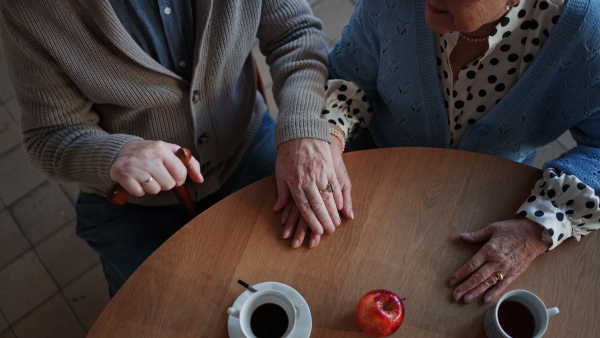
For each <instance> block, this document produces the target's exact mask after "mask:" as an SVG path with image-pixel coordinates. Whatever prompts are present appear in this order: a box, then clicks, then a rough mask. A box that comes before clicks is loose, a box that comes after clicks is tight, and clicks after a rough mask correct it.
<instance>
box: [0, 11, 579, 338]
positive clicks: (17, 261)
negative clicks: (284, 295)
mask: <svg viewBox="0 0 600 338" xmlns="http://www.w3.org/2000/svg"><path fill="white" fill-rule="evenodd" d="M308 2H309V3H310V4H311V6H312V7H313V11H314V13H315V15H316V16H318V17H319V18H321V19H322V20H323V23H324V31H325V33H326V35H327V38H328V39H329V45H330V47H331V46H333V43H334V41H335V39H336V38H337V37H338V36H339V34H340V32H341V29H342V27H343V26H344V24H345V23H346V22H347V21H348V19H349V17H350V14H351V13H352V9H353V7H354V4H355V3H356V0H308ZM258 54H259V53H258V52H257V51H255V55H258ZM258 60H259V64H260V68H261V70H262V74H263V77H264V81H265V85H266V87H267V89H270V87H271V78H270V76H269V74H268V68H267V66H266V65H265V64H264V61H263V58H261V57H258ZM268 100H269V103H270V106H271V110H272V111H273V114H274V115H276V114H277V109H276V107H274V105H273V102H274V100H273V97H272V96H270V97H269V98H268ZM19 119H20V109H19V106H18V104H17V102H16V100H15V95H14V91H13V89H12V86H11V85H10V81H9V79H8V74H7V70H6V65H5V64H4V59H3V56H2V52H1V50H0V338H13V337H19V338H25V337H35V338H39V337H60V338H70V337H84V336H85V334H86V332H87V331H88V330H89V328H90V327H91V326H92V324H93V323H94V321H95V319H96V318H97V316H98V315H99V313H100V312H101V311H102V309H103V308H104V306H105V305H106V304H107V302H108V296H107V287H106V282H105V281H104V277H103V275H102V267H101V265H100V263H99V259H98V256H97V255H96V254H95V253H94V252H93V251H92V250H90V249H89V248H88V247H87V245H86V244H85V243H84V242H83V241H82V240H80V239H79V238H77V237H76V236H75V224H74V219H75V211H74V202H75V199H76V196H77V193H78V191H77V188H76V187H74V186H72V185H57V184H53V183H50V182H48V181H47V180H45V179H44V178H43V177H42V176H40V175H39V174H38V173H36V172H35V171H34V170H33V169H31V168H30V166H29V164H28V163H27V160H26V156H25V153H24V152H23V150H22V148H21V145H20V142H21V135H20V133H19ZM573 145H574V142H573V140H572V138H571V137H570V136H569V135H564V136H563V137H561V138H560V139H559V140H558V141H556V142H554V143H552V144H551V145H549V146H548V147H546V148H544V149H542V150H541V151H540V156H539V157H538V158H537V160H536V166H538V167H539V165H540V163H542V162H543V160H544V159H548V158H552V157H555V156H557V155H558V154H560V153H562V152H564V151H565V150H566V149H568V148H570V147H572V146H573Z"/></svg>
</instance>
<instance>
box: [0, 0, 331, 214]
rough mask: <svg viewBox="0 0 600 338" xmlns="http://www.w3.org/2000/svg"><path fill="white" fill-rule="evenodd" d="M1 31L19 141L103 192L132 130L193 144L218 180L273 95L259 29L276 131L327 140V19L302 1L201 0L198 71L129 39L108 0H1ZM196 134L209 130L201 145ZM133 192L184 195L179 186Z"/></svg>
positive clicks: (48, 166) (134, 134)
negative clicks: (260, 82)
mask: <svg viewBox="0 0 600 338" xmlns="http://www.w3.org/2000/svg"><path fill="white" fill-rule="evenodd" d="M0 14H1V19H0V20H1V25H0V32H1V39H2V43H3V49H4V53H5V56H6V61H7V64H8V66H9V69H10V76H11V80H12V82H13V85H14V88H15V91H16V95H17V99H18V102H19V105H20V106H21V111H22V128H23V133H24V140H23V144H24V148H25V150H26V151H27V153H28V154H29V159H30V162H31V164H32V166H33V167H35V168H37V169H38V170H40V171H41V172H42V173H43V174H44V175H45V176H46V177H47V178H48V179H50V180H51V181H53V182H74V183H76V184H78V185H79V187H80V188H81V190H82V191H84V192H88V193H96V194H101V195H105V194H106V193H107V191H108V190H109V189H111V187H112V186H113V185H114V182H112V181H111V180H110V178H109V174H108V173H109V168H110V166H111V164H112V163H113V161H114V160H115V157H116V156H117V153H118V152H119V150H120V149H121V148H122V147H123V146H124V145H125V144H126V143H127V142H129V141H131V140H134V139H147V140H163V141H166V142H170V143H175V144H178V145H181V146H183V147H187V148H189V149H190V150H192V153H193V155H194V156H195V157H196V158H197V159H198V160H199V161H200V163H201V164H203V167H202V173H203V175H204V178H205V183H203V184H195V183H193V182H191V181H190V180H188V182H187V183H186V184H187V185H188V188H189V189H190V192H191V193H192V195H193V196H194V198H195V199H197V200H199V199H201V198H203V197H205V196H207V195H208V194H210V193H212V192H214V191H216V190H217V189H218V188H219V187H220V186H221V185H222V184H223V183H224V181H225V180H227V179H228V178H229V176H230V175H231V174H232V172H233V171H234V169H235V168H236V166H237V164H238V163H239V162H240V160H241V158H242V156H243V155H244V153H245V151H246V150H247V148H248V146H249V145H250V143H251V141H252V139H253V137H254V136H255V134H256V132H257V130H258V127H259V125H260V122H261V118H262V115H263V113H264V112H265V111H266V106H265V105H264V102H263V100H262V98H261V97H260V95H257V91H256V75H255V72H254V68H253V63H252V58H251V57H249V55H250V52H251V50H252V45H253V41H254V39H255V38H258V39H259V41H260V49H261V52H262V53H263V54H264V55H266V57H267V62H268V63H269V65H270V68H271V73H272V78H273V82H274V84H273V91H274V95H275V101H276V103H277V105H278V107H279V110H280V116H279V118H278V123H277V127H276V133H275V139H276V144H277V145H279V144H280V143H281V142H284V141H286V140H289V139H293V138H299V137H314V138H320V139H323V140H327V141H329V133H328V128H327V125H326V122H324V121H323V120H321V119H320V118H319V113H320V109H321V107H322V104H323V95H324V84H325V81H326V73H327V47H326V43H325V38H324V35H323V33H322V32H321V23H320V21H319V20H318V19H316V18H314V17H313V16H312V14H311V10H310V7H309V6H308V5H307V3H306V1H304V0H264V1H259V0H243V1H239V0H213V1H207V0H204V1H199V0H198V1H197V3H196V50H195V59H194V74H193V77H192V79H191V82H188V81H187V80H185V79H183V78H181V77H180V76H178V75H177V74H175V73H173V72H171V71H169V70H168V69H166V68H164V67H163V66H161V65H160V64H159V63H157V62H156V61H155V60H154V59H152V58H151V57H150V56H149V55H147V54H146V53H145V52H144V51H143V50H142V49H141V48H140V47H139V46H138V45H137V44H136V43H135V41H134V40H133V39H132V38H131V36H130V35H129V34H128V33H127V31H126V30H125V29H124V27H123V26H122V25H121V23H120V21H119V19H118V17H117V16H116V14H115V12H114V11H113V9H112V7H111V5H110V2H109V0H0ZM201 134H205V135H207V136H208V137H207V138H206V142H202V143H201V144H199V143H198V142H197V141H196V140H197V139H198V137H199V136H200V135H201ZM128 201H129V202H130V203H135V204H140V205H147V206H160V205H171V204H175V203H177V200H176V198H175V195H174V194H173V193H172V192H163V193H160V194H158V195H154V196H149V195H147V196H144V197H142V198H136V197H132V196H130V197H129V200H128Z"/></svg>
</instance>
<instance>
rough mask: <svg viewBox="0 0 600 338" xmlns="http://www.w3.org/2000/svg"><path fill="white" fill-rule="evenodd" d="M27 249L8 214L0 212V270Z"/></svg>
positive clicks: (15, 224) (25, 242)
mask: <svg viewBox="0 0 600 338" xmlns="http://www.w3.org/2000/svg"><path fill="white" fill-rule="evenodd" d="M28 249H29V242H28V241H27V239H26V238H25V236H24V235H23V233H22V232H21V229H19V226H18V225H17V223H15V221H14V219H13V218H12V216H11V215H10V213H9V212H8V211H6V210H5V211H2V212H0V268H2V267H3V266H5V265H6V264H7V263H8V262H10V261H11V260H13V259H14V258H16V257H17V256H19V255H20V254H22V253H24V252H25V251H27V250H28ZM0 321H1V320H0ZM1 329H2V327H1V326H0V330H1Z"/></svg>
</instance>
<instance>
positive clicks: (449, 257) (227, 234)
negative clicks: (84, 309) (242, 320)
mask: <svg viewBox="0 0 600 338" xmlns="http://www.w3.org/2000/svg"><path fill="white" fill-rule="evenodd" d="M344 159H345V161H346V165H347V169H348V172H349V175H350V177H351V179H352V184H353V190H352V192H353V194H352V198H353V205H354V213H355V219H354V220H343V221H342V225H341V226H340V227H339V228H338V229H337V231H336V232H335V233H334V234H332V235H326V236H323V238H322V239H321V243H320V244H319V245H318V246H317V247H316V248H313V249H308V247H307V246H306V243H305V245H304V246H303V247H301V248H300V249H291V248H290V240H283V239H281V231H282V225H281V222H280V214H279V213H274V212H273V211H272V208H273V205H274V204H275V200H276V195H277V190H276V185H275V179H274V177H268V178H266V179H263V180H261V181H259V182H256V183H254V184H252V185H250V186H248V187H246V188H244V189H242V190H240V191H238V192H237V193H235V194H233V195H231V196H229V197H228V198H226V199H224V200H223V201H221V202H219V203H218V204H216V205H215V206H213V207H212V208H210V209H209V210H207V211H206V212H204V213H203V214H201V215H200V216H198V217H196V218H195V219H194V220H192V221H191V222H190V223H188V224H187V225H186V226H185V227H184V228H182V229H181V230H180V231H179V232H178V233H176V234H175V235H174V236H173V237H172V238H171V239H169V240H168V241H167V242H166V243H164V245H162V246H161V247H160V248H159V249H158V250H157V251H156V252H155V253H154V254H153V255H152V256H151V257H150V258H149V259H148V260H147V261H146V262H144V264H142V266H141V267H140V268H139V269H138V270H137V271H136V272H135V273H134V274H133V276H132V277H131V278H130V279H129V280H128V281H127V283H125V285H124V286H123V287H122V289H121V290H120V291H119V292H118V293H117V295H116V296H115V297H114V298H113V299H112V300H111V301H110V303H109V304H108V306H107V307H106V309H105V310H104V311H103V312H102V314H101V315H100V317H99V318H98V320H97V321H96V323H95V324H94V326H93V327H92V329H91V331H90V333H89V335H88V337H125V336H126V337H187V336H190V337H211V338H213V337H227V336H228V335H227V320H228V315H227V313H226V311H227V308H228V307H229V306H231V305H232V304H233V302H234V301H235V299H236V298H237V297H238V296H239V295H240V293H242V292H243V291H244V289H243V287H241V286H240V285H239V284H237V280H238V279H242V280H244V281H246V282H248V283H249V284H258V283H262V282H267V281H277V282H280V283H284V284H287V285H289V286H291V287H293V288H294V289H296V290H297V291H298V292H300V294H302V296H303V297H304V298H305V299H306V301H307V303H308V305H309V306H310V310H311V313H312V323H313V327H312V334H311V337H327V338H331V337H344V338H346V337H367V335H366V334H365V333H363V332H361V331H360V328H359V327H358V325H357V324H356V322H355V320H354V308H355V306H356V303H357V301H358V299H359V298H360V297H361V296H362V295H363V294H365V293H366V292H368V291H370V290H373V289H388V290H392V291H394V292H396V293H397V294H398V295H399V296H401V297H404V298H406V299H405V301H404V304H405V307H406V316H405V319H404V322H403V324H402V326H401V327H400V329H399V330H398V331H397V332H396V333H395V334H394V335H393V336H397V337H485V333H484V331H483V316H484V313H485V311H486V310H487V309H488V308H489V307H490V306H491V304H484V303H483V301H482V300H481V297H479V298H478V299H477V300H476V301H474V302H473V303H471V304H464V303H462V302H455V301H453V300H452V298H451V296H450V295H451V291H452V288H451V287H449V286H447V281H448V279H449V277H450V275H451V274H452V273H453V272H454V271H456V270H457V269H458V268H459V267H460V266H462V265H463V264H464V263H466V262H467V260H468V259H469V258H471V257H472V256H473V255H474V254H475V253H476V252H477V250H478V249H479V248H480V247H481V245H473V244H467V243H464V242H462V241H461V240H460V239H459V237H458V235H459V233H461V232H467V231H473V230H476V229H479V228H481V227H484V226H485V225H487V224H489V223H491V222H493V221H498V220H504V219H508V218H511V217H512V216H513V214H514V213H515V211H516V210H517V209H518V207H519V206H520V205H521V203H522V202H523V201H524V200H525V199H526V198H527V196H528V195H529V192H530V190H531V188H532V187H533V184H534V183H535V182H536V181H537V180H538V178H540V177H541V171H540V170H538V169H535V168H532V167H528V166H526V165H522V164H518V163H514V162H511V161H508V160H504V159H500V158H495V157H491V156H485V155H479V154H475V153H470V152H463V151H457V150H444V149H431V148H394V149H378V150H369V151H361V152H355V153H349V154H345V155H344ZM599 256H600V238H599V237H598V235H597V234H592V235H591V236H588V237H584V238H583V239H582V240H581V242H576V241H574V240H570V241H567V242H565V243H563V244H561V245H560V246H559V247H557V248H556V249H555V250H553V251H551V252H550V253H546V254H543V255H541V256H539V257H538V258H537V259H536V260H535V261H534V262H533V263H532V264H531V266H530V267H529V268H528V269H527V271H525V273H524V274H523V275H521V276H520V277H519V278H518V279H517V280H516V281H515V282H513V284H511V285H510V287H509V290H510V289H526V290H530V291H532V292H534V293H536V294H537V295H538V296H540V298H541V299H542V300H543V301H544V302H545V304H546V306H547V307H552V306H557V307H558V308H559V309H560V314H558V315H557V316H554V317H552V318H551V319H550V323H549V327H548V331H547V334H546V336H547V337H596V336H597V335H598V334H599V332H600V323H599V321H598V315H599V313H600V311H599V310H598V302H599V301H600V264H598V263H597V262H596V259H597V258H598V257H599Z"/></svg>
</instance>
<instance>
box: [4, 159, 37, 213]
mask: <svg viewBox="0 0 600 338" xmlns="http://www.w3.org/2000/svg"><path fill="white" fill-rule="evenodd" d="M42 182H44V178H43V177H42V175H41V174H39V173H38V172H36V171H35V170H33V168H32V167H31V166H30V165H29V162H28V160H27V156H26V155H25V151H23V149H22V148H21V147H19V148H17V149H14V150H12V151H10V152H8V153H6V154H4V155H3V156H2V157H0V198H1V199H2V201H3V202H4V204H5V205H10V204H11V203H13V202H14V201H16V200H17V199H19V198H21V197H23V196H24V195H25V194H27V193H28V192H30V191H31V190H33V189H34V188H35V187H36V186H38V185H40V184H41V183H42Z"/></svg>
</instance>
